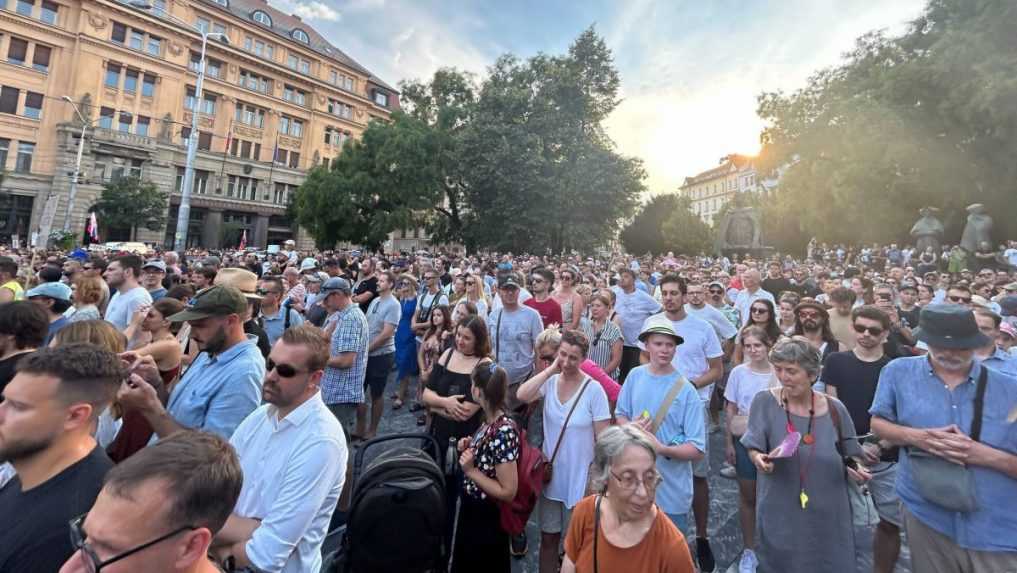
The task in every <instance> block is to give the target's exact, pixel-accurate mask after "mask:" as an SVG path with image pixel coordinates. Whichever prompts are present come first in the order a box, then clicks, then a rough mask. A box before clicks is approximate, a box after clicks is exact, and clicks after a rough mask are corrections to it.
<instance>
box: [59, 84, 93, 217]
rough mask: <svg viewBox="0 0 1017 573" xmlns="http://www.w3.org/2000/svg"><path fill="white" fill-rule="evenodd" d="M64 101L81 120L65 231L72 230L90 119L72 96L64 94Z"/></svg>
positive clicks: (65, 214) (68, 196) (68, 195)
mask: <svg viewBox="0 0 1017 573" xmlns="http://www.w3.org/2000/svg"><path fill="white" fill-rule="evenodd" d="M63 99H64V101H66V102H67V103H69V104H71V109H73V110H74V113H75V114H77V116H78V119H79V120H81V137H79V138H78V158H77V160H76V161H75V162H74V179H71V190H70V192H69V193H68V194H67V212H66V213H64V233H67V232H69V231H70V230H71V213H72V212H74V199H75V197H77V195H78V179H80V178H81V154H82V153H83V152H84V151H85V130H86V129H88V121H87V120H86V119H85V116H83V115H81V110H79V109H78V106H77V104H75V103H74V100H72V99H71V97H70V96H64V97H63Z"/></svg>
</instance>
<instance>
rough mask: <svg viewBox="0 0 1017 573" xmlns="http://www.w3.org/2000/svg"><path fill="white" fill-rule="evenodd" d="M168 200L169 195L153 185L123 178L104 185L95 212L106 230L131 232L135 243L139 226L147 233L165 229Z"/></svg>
mask: <svg viewBox="0 0 1017 573" xmlns="http://www.w3.org/2000/svg"><path fill="white" fill-rule="evenodd" d="M168 200H169V197H168V196H167V194H166V193H164V192H163V191H160V190H159V188H158V187H157V186H156V185H155V183H152V182H151V181H147V180H142V179H139V178H137V177H120V178H118V179H116V180H114V181H110V182H109V183H106V184H105V185H103V187H102V192H101V193H100V194H99V199H98V200H97V201H96V202H95V204H94V205H93V206H92V211H95V213H96V217H97V218H98V220H99V224H100V225H102V226H103V227H104V228H105V230H109V229H117V230H125V229H129V230H130V238H131V240H134V237H135V233H136V232H137V228H138V226H144V227H145V228H148V229H158V228H159V227H161V226H162V224H163V223H164V222H165V221H166V204H167V201H168ZM103 234H104V235H106V234H107V233H106V232H104V233H103Z"/></svg>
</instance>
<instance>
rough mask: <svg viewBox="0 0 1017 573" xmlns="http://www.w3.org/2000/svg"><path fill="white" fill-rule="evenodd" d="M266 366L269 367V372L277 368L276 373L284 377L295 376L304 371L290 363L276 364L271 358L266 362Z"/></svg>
mask: <svg viewBox="0 0 1017 573" xmlns="http://www.w3.org/2000/svg"><path fill="white" fill-rule="evenodd" d="M265 368H267V372H271V371H273V370H275V371H276V373H278V374H279V376H282V377H283V378H293V377H294V376H296V375H297V374H299V373H300V372H302V370H298V369H297V368H296V367H294V366H290V365H289V364H276V363H275V362H274V361H272V360H271V359H270V360H269V361H268V362H267V363H266V364H265Z"/></svg>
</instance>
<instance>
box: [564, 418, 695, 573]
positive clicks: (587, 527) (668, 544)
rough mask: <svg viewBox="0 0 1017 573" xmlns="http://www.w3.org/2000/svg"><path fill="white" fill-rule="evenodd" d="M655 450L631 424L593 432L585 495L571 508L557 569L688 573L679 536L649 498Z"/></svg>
mask: <svg viewBox="0 0 1017 573" xmlns="http://www.w3.org/2000/svg"><path fill="white" fill-rule="evenodd" d="M656 465H657V455H656V452H655V450H654V448H653V444H652V443H651V442H650V440H649V439H648V438H647V437H646V435H645V434H644V433H643V432H642V431H641V430H639V429H637V428H635V427H634V426H631V425H625V426H611V427H609V428H607V429H606V430H604V431H603V432H601V433H600V434H599V435H598V436H597V446H596V449H595V450H594V458H593V468H591V469H590V476H591V485H592V486H593V488H594V490H595V491H600V492H602V493H601V494H600V495H594V496H589V497H587V498H585V499H583V500H582V501H580V502H579V503H578V504H576V507H575V509H574V510H573V513H572V520H571V522H570V524H569V531H568V536H567V537H566V538H565V559H564V562H563V563H562V568H561V571H562V573H575V572H579V573H601V572H603V573H608V572H611V571H654V572H660V573H693V571H695V567H694V566H693V565H692V555H691V554H690V553H689V546H688V543H686V541H685V537H684V536H683V535H682V534H681V532H680V531H678V528H677V527H675V526H674V523H672V522H671V520H670V519H668V517H667V515H665V514H664V512H663V511H661V510H660V509H659V508H658V507H657V505H656V504H655V503H654V502H653V498H654V493H655V492H656V490H657V485H658V484H659V483H660V480H661V476H660V474H659V473H657V469H656Z"/></svg>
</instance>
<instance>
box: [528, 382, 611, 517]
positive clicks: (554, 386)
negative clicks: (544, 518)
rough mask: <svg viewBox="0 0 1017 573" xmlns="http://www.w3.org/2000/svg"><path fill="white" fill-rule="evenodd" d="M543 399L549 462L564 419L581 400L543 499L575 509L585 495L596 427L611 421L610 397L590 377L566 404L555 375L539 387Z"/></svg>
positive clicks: (570, 422) (546, 452)
mask: <svg viewBox="0 0 1017 573" xmlns="http://www.w3.org/2000/svg"><path fill="white" fill-rule="evenodd" d="M587 382H589V384H588V385H587V387H586V391H584V392H583V395H582V396H579V390H580V389H581V388H582V387H583V384H587ZM540 395H541V396H543V397H544V446H543V450H544V455H545V456H546V457H547V459H548V460H550V459H551V454H552V453H554V445H555V444H556V443H558V436H559V435H560V434H561V429H562V426H563V425H564V424H565V417H566V416H568V414H569V410H571V409H572V404H573V403H575V401H576V399H577V397H578V399H579V400H580V402H579V403H578V404H577V405H576V411H575V412H573V413H572V418H570V419H569V425H568V428H566V429H565V437H564V438H562V441H561V446H560V447H559V448H558V456H557V457H556V458H555V459H554V472H553V473H552V474H551V483H549V484H547V485H545V486H544V497H546V498H547V499H553V500H555V501H560V502H562V503H564V504H565V507H574V506H575V505H576V504H577V503H579V500H581V499H583V494H584V493H586V478H587V472H588V471H589V468H590V462H592V461H593V442H594V437H595V436H594V430H593V423H594V422H601V421H604V420H610V419H611V410H610V409H609V407H608V404H607V394H605V393H604V389H603V388H601V386H600V384H598V383H597V381H596V380H592V379H590V378H589V377H587V378H586V379H585V380H584V381H583V382H581V383H580V384H579V388H576V391H575V392H574V393H573V394H572V396H570V397H569V399H568V401H567V402H565V403H564V404H563V403H561V402H560V401H559V400H558V374H555V375H554V376H551V377H550V378H548V380H547V382H545V383H544V385H543V386H541V387H540Z"/></svg>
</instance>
